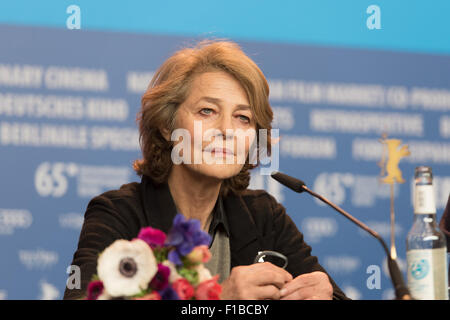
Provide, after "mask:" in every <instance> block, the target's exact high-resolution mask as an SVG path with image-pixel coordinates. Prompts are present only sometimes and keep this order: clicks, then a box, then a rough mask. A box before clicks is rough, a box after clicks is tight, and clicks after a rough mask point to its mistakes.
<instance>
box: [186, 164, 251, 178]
mask: <svg viewBox="0 0 450 320" xmlns="http://www.w3.org/2000/svg"><path fill="white" fill-rule="evenodd" d="M193 167H195V168H192V169H194V170H195V171H196V172H197V173H199V174H201V175H203V176H207V177H210V178H216V179H219V180H225V179H228V178H231V177H234V176H236V175H237V174H239V172H240V171H241V169H242V165H239V164H200V165H194V166H193Z"/></svg>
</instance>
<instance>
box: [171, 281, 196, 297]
mask: <svg viewBox="0 0 450 320" xmlns="http://www.w3.org/2000/svg"><path fill="white" fill-rule="evenodd" d="M172 288H173V289H174V290H175V292H176V293H177V294H178V296H179V297H180V299H181V300H189V299H191V298H192V297H193V296H194V288H193V287H192V285H191V284H190V283H189V281H187V280H186V279H184V278H180V279H178V280H176V281H175V282H174V283H172Z"/></svg>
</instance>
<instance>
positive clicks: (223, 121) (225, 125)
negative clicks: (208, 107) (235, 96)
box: [218, 116, 235, 138]
mask: <svg viewBox="0 0 450 320" xmlns="http://www.w3.org/2000/svg"><path fill="white" fill-rule="evenodd" d="M218 129H219V130H220V132H221V133H222V136H224V137H226V138H230V137H233V136H234V130H235V128H234V124H233V119H232V117H231V116H222V117H220V119H219V123H218Z"/></svg>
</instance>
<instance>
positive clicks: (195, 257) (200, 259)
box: [186, 245, 211, 263]
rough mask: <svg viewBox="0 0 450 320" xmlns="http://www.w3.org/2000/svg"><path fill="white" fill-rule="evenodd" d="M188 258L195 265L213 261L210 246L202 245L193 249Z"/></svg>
mask: <svg viewBox="0 0 450 320" xmlns="http://www.w3.org/2000/svg"><path fill="white" fill-rule="evenodd" d="M186 258H188V260H189V261H191V262H193V263H206V262H208V261H209V259H211V252H210V251H209V249H208V246H205V245H200V246H197V247H195V248H194V249H192V251H191V252H190V253H189V254H188V255H187V256H186Z"/></svg>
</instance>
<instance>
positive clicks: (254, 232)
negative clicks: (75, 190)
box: [64, 176, 348, 299]
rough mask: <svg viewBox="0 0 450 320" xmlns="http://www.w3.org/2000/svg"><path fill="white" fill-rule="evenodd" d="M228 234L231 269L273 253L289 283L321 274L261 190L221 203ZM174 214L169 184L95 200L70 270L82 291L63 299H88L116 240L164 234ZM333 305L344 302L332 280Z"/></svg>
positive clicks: (147, 184)
mask: <svg viewBox="0 0 450 320" xmlns="http://www.w3.org/2000/svg"><path fill="white" fill-rule="evenodd" d="M223 206H224V211H225V213H226V220H227V223H228V227H229V233H230V251H231V267H232V268H233V267H235V266H239V265H249V264H252V263H253V259H254V258H255V256H256V255H257V253H258V251H263V250H274V251H278V252H281V253H283V254H284V255H286V256H287V257H288V262H289V263H288V266H287V268H286V270H287V271H288V272H290V273H291V274H292V276H293V277H296V276H298V275H299V274H303V273H309V272H313V271H323V272H325V270H324V269H323V268H322V267H321V266H320V265H319V263H318V261H317V258H316V257H314V256H311V254H310V253H311V247H309V246H308V245H307V244H306V243H305V242H304V241H303V235H302V234H301V233H300V232H299V231H298V229H297V227H296V226H295V224H294V223H293V221H292V220H291V218H290V217H289V216H288V215H287V214H286V212H285V208H284V207H283V206H282V205H281V204H279V203H278V202H277V201H276V200H275V198H273V197H272V196H271V195H269V194H268V193H267V192H265V191H263V190H245V191H244V192H242V193H240V194H239V195H237V194H234V193H232V194H229V195H227V196H226V197H223ZM176 213H177V210H176V207H175V203H174V201H173V198H172V196H171V194H170V190H169V187H168V185H167V184H163V185H155V184H153V182H152V181H151V179H149V178H148V177H146V176H144V177H143V178H142V181H141V183H137V182H133V183H129V184H126V185H123V186H122V187H121V188H120V190H113V191H108V192H105V193H103V194H102V195H100V196H97V197H95V198H93V199H92V200H91V201H90V202H89V204H88V207H87V210H86V213H85V220H84V223H83V227H82V230H81V234H80V239H79V242H78V249H77V251H76V252H75V254H74V256H73V262H72V265H77V266H79V267H80V269H81V289H80V290H77V289H71V290H69V289H67V288H66V290H65V294H64V299H77V298H80V297H81V296H83V295H84V294H85V293H86V288H87V284H88V283H89V281H90V279H91V277H92V275H93V274H95V273H96V267H97V257H98V254H99V253H100V252H101V251H103V250H104V249H105V248H106V247H107V246H109V245H110V244H111V243H112V242H114V241H115V240H117V239H128V240H131V239H132V238H135V237H136V236H137V234H138V233H139V230H140V229H141V228H142V227H146V226H151V227H153V228H157V229H160V230H162V231H164V232H168V230H169V229H170V227H171V225H172V220H173V218H174V216H175V215H176ZM330 281H331V284H332V285H333V288H334V294H333V296H334V298H335V299H348V298H347V297H346V296H345V294H344V293H343V292H342V291H341V290H340V289H339V288H338V287H337V285H336V284H335V283H334V281H333V280H332V279H331V277H330Z"/></svg>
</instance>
